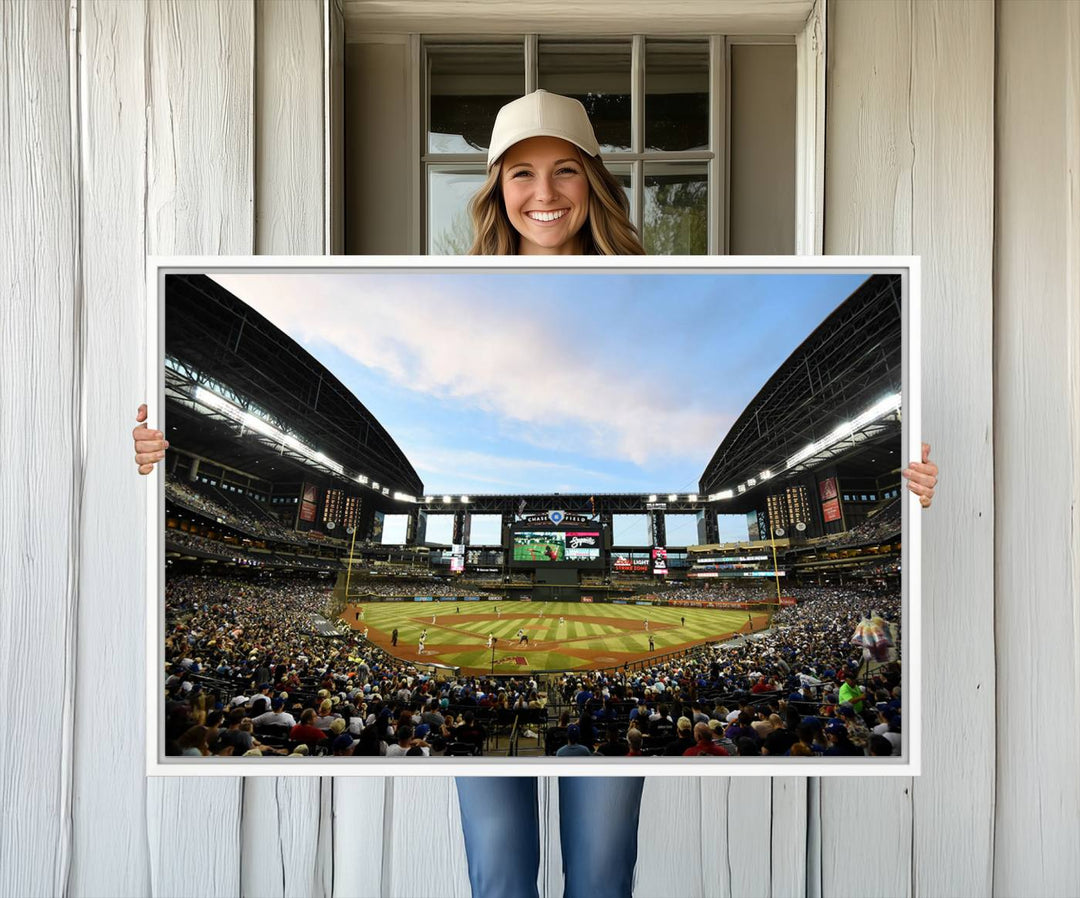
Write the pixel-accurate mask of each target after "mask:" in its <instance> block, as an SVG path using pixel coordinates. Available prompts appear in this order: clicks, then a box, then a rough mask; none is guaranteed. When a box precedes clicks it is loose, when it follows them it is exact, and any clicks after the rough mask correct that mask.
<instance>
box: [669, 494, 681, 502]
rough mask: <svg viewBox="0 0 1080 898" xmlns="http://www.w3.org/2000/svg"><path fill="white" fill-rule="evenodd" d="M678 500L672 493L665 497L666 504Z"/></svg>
mask: <svg viewBox="0 0 1080 898" xmlns="http://www.w3.org/2000/svg"><path fill="white" fill-rule="evenodd" d="M678 498H679V497H678V496H676V495H675V494H674V493H672V494H671V495H670V496H668V497H667V500H668V502H674V501H675V500H676V499H678Z"/></svg>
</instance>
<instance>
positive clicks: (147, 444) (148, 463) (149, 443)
mask: <svg viewBox="0 0 1080 898" xmlns="http://www.w3.org/2000/svg"><path fill="white" fill-rule="evenodd" d="M135 420H136V421H140V422H142V423H140V424H139V426H138V427H136V428H135V429H134V430H133V431H131V438H132V439H133V440H134V441H135V464H137V465H138V466H139V473H140V474H149V473H150V472H151V471H153V470H154V465H155V463H157V462H159V461H161V460H162V459H163V458H164V457H165V450H166V449H168V448H169V441H168V440H167V439H165V434H163V433H162V432H161V431H160V430H150V429H149V428H148V427H147V426H146V403H145V402H144V403H143V404H142V405H140V406H139V411H138V414H136V415H135Z"/></svg>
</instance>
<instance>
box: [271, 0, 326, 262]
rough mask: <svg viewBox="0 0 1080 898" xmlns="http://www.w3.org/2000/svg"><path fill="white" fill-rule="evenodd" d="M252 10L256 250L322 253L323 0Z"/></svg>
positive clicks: (284, 0)
mask: <svg viewBox="0 0 1080 898" xmlns="http://www.w3.org/2000/svg"><path fill="white" fill-rule="evenodd" d="M255 12H256V15H255V252H256V253H258V254H259V255H265V254H273V253H277V254H280V255H294V256H299V255H308V254H311V253H322V252H323V251H324V238H325V234H324V230H325V210H324V190H323V187H324V175H323V171H324V168H325V162H326V159H325V154H324V148H323V140H324V137H325V129H324V120H325V102H324V97H323V90H324V86H323V8H322V3H321V2H320V0H262V2H260V3H259V4H258V5H257V6H256V7H255Z"/></svg>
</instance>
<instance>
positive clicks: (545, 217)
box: [528, 209, 566, 221]
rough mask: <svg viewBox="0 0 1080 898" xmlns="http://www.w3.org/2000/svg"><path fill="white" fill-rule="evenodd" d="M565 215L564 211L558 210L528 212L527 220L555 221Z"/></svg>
mask: <svg viewBox="0 0 1080 898" xmlns="http://www.w3.org/2000/svg"><path fill="white" fill-rule="evenodd" d="M565 214H566V210H565V209H560V210H559V211H558V212H529V213H528V215H529V218H531V219H533V220H534V221H555V219H557V218H562V217H563V216H564V215H565Z"/></svg>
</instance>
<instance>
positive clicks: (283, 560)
mask: <svg viewBox="0 0 1080 898" xmlns="http://www.w3.org/2000/svg"><path fill="white" fill-rule="evenodd" d="M165 547H166V549H170V548H171V549H177V550H183V549H192V550H198V551H199V552H201V553H203V554H205V555H210V556H212V557H214V558H221V559H225V560H228V561H234V562H236V563H237V564H244V565H251V566H254V567H277V568H294V569H304V570H321V571H338V570H341V567H342V566H341V563H340V562H339V561H337V560H335V559H331V558H316V557H315V556H313V555H303V554H300V553H289V552H281V551H278V552H255V551H249V550H248V549H247V548H245V547H244V546H241V545H237V544H235V543H230V542H226V541H225V540H222V539H211V538H210V537H207V536H202V535H201V534H198V533H191V532H190V531H186V530H180V529H179V528H175V527H169V528H167V529H166V530H165Z"/></svg>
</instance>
